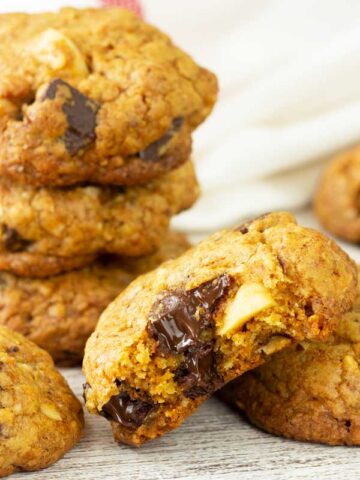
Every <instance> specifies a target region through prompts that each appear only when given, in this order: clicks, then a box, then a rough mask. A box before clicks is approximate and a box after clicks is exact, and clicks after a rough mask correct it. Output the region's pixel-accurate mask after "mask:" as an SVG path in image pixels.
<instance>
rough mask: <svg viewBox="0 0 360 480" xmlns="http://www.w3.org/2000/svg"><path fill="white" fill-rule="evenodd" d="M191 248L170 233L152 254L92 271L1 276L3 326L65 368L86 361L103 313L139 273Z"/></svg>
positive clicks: (104, 262) (112, 260) (106, 261)
mask: <svg viewBox="0 0 360 480" xmlns="http://www.w3.org/2000/svg"><path fill="white" fill-rule="evenodd" d="M188 248H189V243H188V241H187V240H186V238H185V237H184V236H183V235H181V234H179V233H169V234H168V235H167V237H166V238H165V239H164V242H163V243H162V245H161V247H160V249H159V250H158V251H157V252H156V253H154V254H153V255H149V256H146V257H140V258H134V259H127V258H121V257H117V258H116V257H108V258H103V259H99V260H98V261H97V262H95V263H93V264H92V265H91V266H89V267H87V268H83V269H80V270H76V271H73V272H69V273H65V274H62V275H57V276H55V277H50V278H45V279H35V278H21V277H17V276H15V275H12V274H10V273H4V272H1V273H0V324H2V325H6V326H7V327H10V328H12V329H13V330H16V331H17V332H20V333H22V334H23V335H24V336H25V337H27V338H29V339H30V340H32V341H33V342H34V343H36V344H37V345H39V346H40V347H42V348H43V349H44V350H47V351H48V352H49V353H50V354H51V356H52V357H53V359H54V360H55V361H56V362H57V363H59V364H61V365H66V366H70V365H78V364H80V363H81V361H82V357H83V352H84V347H85V343H86V340H87V339H88V337H89V336H90V334H91V333H92V332H93V331H94V329H95V326H96V323H97V321H98V318H99V316H100V314H101V312H102V311H103V310H104V309H105V307H107V305H108V304H109V303H110V302H111V301H112V300H113V299H114V298H115V297H116V296H117V295H118V293H119V292H120V291H121V290H123V289H124V288H125V287H126V286H127V285H128V284H129V283H130V282H131V281H132V280H133V279H134V278H135V277H136V276H137V275H140V274H141V273H144V272H147V271H150V270H152V269H154V268H156V267H157V266H158V265H160V264H161V263H162V262H164V261H165V260H168V259H170V258H176V257H177V256H179V255H180V254H181V253H183V252H184V251H185V250H187V249H188Z"/></svg>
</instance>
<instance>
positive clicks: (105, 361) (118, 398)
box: [83, 213, 356, 445]
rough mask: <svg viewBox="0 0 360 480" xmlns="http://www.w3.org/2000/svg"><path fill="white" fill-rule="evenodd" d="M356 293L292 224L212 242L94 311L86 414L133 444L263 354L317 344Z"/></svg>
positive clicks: (346, 262) (285, 221) (279, 220)
mask: <svg viewBox="0 0 360 480" xmlns="http://www.w3.org/2000/svg"><path fill="white" fill-rule="evenodd" d="M355 293H356V267H355V265H354V263H353V262H352V261H351V260H350V259H349V257H348V256H347V255H346V254H345V253H344V252H343V251H342V250H341V249H340V248H339V247H338V246H337V245H336V244H335V243H334V242H332V241H331V240H329V239H328V238H326V237H325V236H323V235H322V234H320V233H319V232H316V231H315V230H311V229H308V228H303V227H300V226H298V225H297V224H296V221H295V219H294V217H293V216H292V215H290V214H287V213H277V214H269V215H265V216H264V217H261V218H259V219H257V220H255V221H253V222H251V223H248V224H246V225H242V226H241V227H239V228H237V229H235V230H225V231H222V232H220V233H217V234H215V235H213V236H211V237H210V238H209V239H207V240H205V241H203V242H202V243H200V244H199V245H198V246H196V247H194V248H192V249H191V250H189V251H188V252H187V253H185V254H183V255H182V256H181V257H179V258H178V259H176V260H173V261H169V262H166V263H165V264H163V265H162V266H160V267H159V268H158V269H156V270H154V271H153V272H151V273H149V274H147V275H143V276H141V277H139V278H138V279H137V280H135V281H134V282H132V283H131V285H130V286H129V287H128V288H126V289H125V290H124V291H123V292H122V294H120V295H119V297H117V299H115V300H114V302H112V303H111V304H110V305H109V307H108V308H107V309H106V310H105V311H104V313H103V314H102V316H101V317H100V321H99V323H98V325H97V327H96V330H95V332H94V333H93V334H92V336H91V337H90V339H89V340H88V342H87V345H86V349H85V356H84V363H83V368H84V373H85V376H86V380H87V385H86V388H85V398H86V406H87V408H88V410H89V411H90V412H91V413H95V414H100V415H103V416H104V417H106V418H107V419H108V420H110V421H111V424H112V428H113V434H114V437H115V439H116V440H117V441H119V442H125V443H129V444H132V445H140V444H142V443H144V442H146V441H147V440H150V439H153V438H156V437H158V436H160V435H162V434H164V433H165V432H167V431H169V430H171V429H173V428H176V427H177V426H179V425H180V424H181V423H182V421H183V420H184V419H185V418H186V417H188V416H189V415H190V414H191V413H192V412H193V411H194V410H195V409H196V408H197V407H198V406H199V405H200V404H201V403H202V402H203V401H204V400H205V399H206V398H208V397H209V395H211V394H212V393H213V392H214V391H215V390H217V389H219V388H220V387H222V386H223V385H224V383H226V382H228V381H230V380H233V379H234V378H236V377H238V376H239V375H241V374H242V373H244V372H245V371H247V370H249V369H251V368H254V367H255V366H257V365H259V364H261V363H263V362H264V361H266V360H267V359H268V357H269V354H272V353H274V352H275V351H277V350H281V349H283V348H285V347H286V346H288V345H289V344H291V342H292V341H297V342H298V341H301V340H304V339H321V338H325V337H326V336H327V335H328V334H329V333H330V332H331V331H332V329H333V327H334V323H336V322H335V320H336V319H337V317H338V316H339V315H340V314H342V313H344V312H345V311H347V310H349V309H350V308H351V306H352V304H353V301H354V297H355Z"/></svg>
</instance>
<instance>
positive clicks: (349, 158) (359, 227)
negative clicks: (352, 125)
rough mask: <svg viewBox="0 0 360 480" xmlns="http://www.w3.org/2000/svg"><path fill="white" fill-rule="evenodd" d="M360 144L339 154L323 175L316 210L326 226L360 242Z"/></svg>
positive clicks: (329, 229)
mask: <svg viewBox="0 0 360 480" xmlns="http://www.w3.org/2000/svg"><path fill="white" fill-rule="evenodd" d="M359 191H360V146H357V147H355V148H353V149H351V150H347V151H346V152H343V153H341V154H340V155H338V156H336V157H335V158H334V159H333V160H332V161H331V163H330V164H329V165H328V167H327V168H326V170H325V172H324V173H323V175H322V178H321V179H320V182H319V185H318V187H317V191H316V194H315V200H314V210H315V214H316V215H317V217H318V219H319V220H320V222H321V223H322V224H323V226H324V227H325V228H326V229H327V230H328V231H329V232H331V233H333V234H334V235H336V236H338V237H340V238H343V239H345V240H348V241H350V242H356V243H359V242H360V209H359V207H360V203H359Z"/></svg>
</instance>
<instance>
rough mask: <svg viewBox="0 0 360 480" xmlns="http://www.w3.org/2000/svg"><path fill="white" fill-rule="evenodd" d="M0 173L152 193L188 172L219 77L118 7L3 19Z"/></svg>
mask: <svg viewBox="0 0 360 480" xmlns="http://www.w3.org/2000/svg"><path fill="white" fill-rule="evenodd" d="M0 40H1V42H0V64H1V79H0V174H1V176H2V177H3V178H4V177H6V178H8V179H9V180H11V181H14V182H17V183H19V182H21V183H25V184H31V185H36V186H49V185H52V186H61V185H74V184H79V183H84V182H86V183H97V184H99V183H110V184H116V185H135V184H144V183H147V182H148V181H150V180H152V179H154V178H155V177H156V176H158V175H160V174H163V173H165V172H166V171H168V170H170V169H172V168H175V167H178V166H180V165H181V164H182V163H184V162H185V161H186V160H187V158H188V156H189V149H190V134H191V131H192V130H193V129H194V128H196V127H197V126H198V125H199V124H200V123H201V122H202V121H203V120H204V119H205V118H206V117H207V115H208V114H209V113H210V111H211V109H212V107H213V105H214V102H215V99H216V95H217V81H216V77H215V76H214V75H213V74H212V73H210V72H209V71H208V70H206V69H204V68H201V67H200V66H198V65H197V64H196V63H195V62H194V61H193V60H192V59H191V58H190V57H189V56H188V55H186V54H185V53H184V52H182V51H181V50H180V49H179V48H177V47H176V46H174V45H173V43H172V42H171V40H170V39H169V38H168V37H167V36H166V35H164V34H163V33H161V32H160V31H158V30H157V29H156V28H154V27H152V26H150V25H147V24H146V23H144V22H142V21H141V20H140V19H139V18H138V17H136V16H135V15H133V14H132V13H130V12H128V11H126V10H122V9H119V8H107V9H83V10H76V9H72V8H65V9H62V10H60V11H59V12H57V13H43V14H35V15H28V14H5V15H0Z"/></svg>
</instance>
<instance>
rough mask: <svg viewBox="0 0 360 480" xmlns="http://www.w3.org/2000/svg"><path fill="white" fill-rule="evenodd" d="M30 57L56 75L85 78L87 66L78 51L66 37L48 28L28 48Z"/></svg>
mask: <svg viewBox="0 0 360 480" xmlns="http://www.w3.org/2000/svg"><path fill="white" fill-rule="evenodd" d="M29 50H30V52H31V53H32V55H33V56H34V57H35V58H36V59H37V60H38V61H39V63H41V64H45V65H46V66H47V67H48V68H49V69H50V70H53V71H54V72H56V73H59V72H60V71H61V72H66V73H68V74H69V75H71V76H75V77H86V76H87V75H88V73H89V71H88V68H87V65H86V63H85V60H84V58H83V56H82V55H81V53H80V51H79V49H78V48H77V47H76V45H75V44H74V42H73V41H72V40H70V38H68V37H67V36H66V35H64V34H63V33H61V32H59V31H58V30H54V29H53V28H49V29H48V30H45V31H44V32H43V33H42V34H41V35H40V36H39V37H38V38H37V39H36V40H35V41H34V42H33V43H32V44H31V46H30V47H29Z"/></svg>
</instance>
